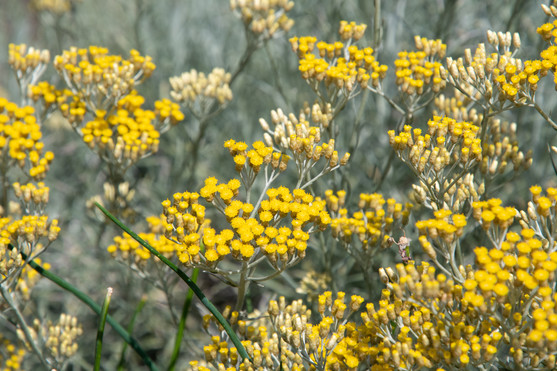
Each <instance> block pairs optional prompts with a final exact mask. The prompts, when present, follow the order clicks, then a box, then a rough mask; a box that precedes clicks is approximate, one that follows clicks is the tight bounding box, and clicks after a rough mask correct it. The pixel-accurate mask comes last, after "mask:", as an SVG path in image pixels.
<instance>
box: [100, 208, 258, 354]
mask: <svg viewBox="0 0 557 371" xmlns="http://www.w3.org/2000/svg"><path fill="white" fill-rule="evenodd" d="M95 205H97V207H98V208H99V209H100V210H101V211H102V212H103V213H104V215H106V216H107V217H108V218H109V219H110V220H112V221H113V222H114V223H115V224H116V225H117V226H118V227H120V228H121V229H122V230H123V231H124V232H126V233H127V234H129V235H130V236H131V237H132V238H133V239H134V240H136V241H137V242H139V243H140V244H141V245H142V246H143V247H145V248H146V249H147V250H149V252H150V253H151V254H153V255H155V256H156V257H157V258H159V259H160V260H161V261H162V262H163V263H164V264H166V265H167V266H168V267H169V268H170V269H172V270H173V271H174V272H176V274H177V275H178V276H179V277H180V278H181V279H182V280H183V281H184V282H185V283H186V284H187V285H188V286H189V287H190V288H191V289H192V291H193V292H194V294H195V295H196V296H197V297H198V298H199V300H201V302H202V303H203V305H204V306H205V307H206V308H207V309H208V310H209V312H211V314H212V315H213V316H215V318H216V319H217V321H218V322H219V323H220V324H221V325H222V327H223V328H224V331H226V333H227V334H228V336H229V337H230V340H232V343H234V345H235V346H236V349H238V353H239V354H240V356H241V357H242V359H249V356H248V353H247V352H246V349H245V348H244V346H243V345H242V342H241V341H240V339H239V338H238V335H236V333H235V332H234V330H233V329H232V327H230V324H229V323H228V321H227V320H226V319H225V318H224V317H223V316H222V314H221V313H220V312H219V310H218V309H217V308H216V307H215V306H214V305H213V303H211V301H210V300H209V299H207V297H206V296H205V294H203V291H201V289H200V288H199V287H198V286H197V285H196V284H195V283H194V282H193V281H192V280H191V278H189V276H188V275H187V274H186V273H184V271H182V270H181V269H180V268H178V267H177V266H176V265H175V264H174V263H172V262H171V261H170V260H168V259H167V258H166V257H165V256H164V255H162V254H161V253H159V252H158V251H157V250H156V249H155V248H154V247H152V246H151V245H149V244H148V243H147V242H146V241H144V240H143V239H142V238H141V237H139V236H138V235H137V234H136V233H134V232H133V231H132V230H131V229H129V228H128V227H126V226H125V225H124V224H123V223H122V222H121V221H120V220H118V219H117V218H116V217H115V216H114V215H112V214H111V213H110V212H109V211H108V210H106V209H105V208H104V207H102V206H101V205H100V204H99V203H98V202H95Z"/></svg>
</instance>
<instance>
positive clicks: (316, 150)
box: [259, 104, 350, 171]
mask: <svg viewBox="0 0 557 371" xmlns="http://www.w3.org/2000/svg"><path fill="white" fill-rule="evenodd" d="M308 111H309V109H308ZM306 117H307V118H306ZM310 117H311V120H312V122H315V123H317V124H318V125H319V126H311V125H310V122H309V121H308V119H309V118H310ZM310 117H308V116H306V113H304V112H301V113H300V115H299V116H298V117H296V116H295V115H294V114H293V113H290V114H289V115H288V116H287V115H286V114H284V112H283V111H282V110H281V109H280V108H279V109H277V110H273V111H271V122H272V124H273V126H274V127H273V129H271V126H270V125H269V124H268V123H267V121H265V119H262V118H261V119H259V123H260V124H261V127H262V128H263V130H265V142H266V143H267V145H269V146H277V147H278V149H279V151H281V152H291V153H292V155H293V157H294V159H295V161H296V165H297V166H298V168H304V167H305V168H308V167H309V166H310V165H309V164H312V165H311V166H313V164H315V163H316V162H318V161H319V160H320V159H321V158H325V160H326V161H327V164H326V165H325V171H327V170H331V169H332V168H335V167H337V166H339V165H340V166H344V165H346V163H347V162H348V160H349V158H350V154H349V153H345V154H344V155H343V156H342V158H339V154H338V152H337V151H336V150H335V140H334V139H332V138H331V139H329V141H328V142H327V143H325V142H323V143H320V142H321V133H322V130H323V129H324V128H326V127H327V126H328V123H329V120H330V119H329V117H330V116H329V113H328V112H323V111H322V110H321V109H320V108H319V106H318V105H317V104H316V105H314V106H313V107H312V109H311V114H310Z"/></svg>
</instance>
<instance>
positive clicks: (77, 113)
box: [33, 89, 87, 130]
mask: <svg viewBox="0 0 557 371" xmlns="http://www.w3.org/2000/svg"><path fill="white" fill-rule="evenodd" d="M37 93H38V94H39V98H41V94H42V98H43V100H44V102H45V107H46V106H47V103H46V99H47V98H52V97H51V96H50V95H49V94H48V93H49V91H48V90H46V89H45V90H42V91H41V92H38V91H37ZM54 94H55V95H56V97H57V98H56V101H57V102H58V107H59V108H60V112H61V113H62V116H64V117H65V118H66V119H67V120H68V122H69V123H70V125H71V126H72V128H74V130H77V128H78V127H79V125H81V124H82V122H83V120H84V118H85V114H86V113H87V105H86V103H85V102H84V101H83V100H81V99H80V98H79V95H75V94H73V93H72V92H71V90H69V89H64V90H62V91H56V92H55V93H54ZM33 99H35V98H34V97H33ZM37 99H38V98H37Z"/></svg>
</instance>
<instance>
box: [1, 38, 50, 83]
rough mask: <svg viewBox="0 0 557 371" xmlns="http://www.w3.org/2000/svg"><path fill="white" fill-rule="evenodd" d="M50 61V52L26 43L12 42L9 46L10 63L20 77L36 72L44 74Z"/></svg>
mask: <svg viewBox="0 0 557 371" xmlns="http://www.w3.org/2000/svg"><path fill="white" fill-rule="evenodd" d="M49 61H50V52H49V51H48V50H46V49H44V50H40V49H35V48H34V47H27V45H25V44H19V45H16V44H10V45H9V46H8V63H9V64H10V67H11V68H12V69H13V70H14V71H15V72H16V74H17V75H18V78H21V77H23V76H26V75H29V74H32V73H36V74H37V75H41V74H42V70H44V69H45V68H46V66H47V65H48V63H49Z"/></svg>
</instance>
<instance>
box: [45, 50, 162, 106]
mask: <svg viewBox="0 0 557 371" xmlns="http://www.w3.org/2000/svg"><path fill="white" fill-rule="evenodd" d="M54 67H55V68H56V70H57V71H58V73H59V74H60V75H61V76H62V77H63V78H64V81H65V82H66V84H67V85H68V87H69V88H70V90H71V91H72V92H73V94H75V95H76V96H77V97H79V99H80V100H83V101H84V102H85V103H86V104H87V106H88V108H89V109H90V110H91V111H92V112H95V111H96V110H107V109H109V108H111V106H112V105H113V104H114V102H116V101H118V100H119V99H120V98H121V97H122V96H125V95H127V94H129V93H130V92H131V91H132V90H133V89H134V87H135V86H136V84H138V83H139V82H141V81H142V80H144V79H145V78H147V77H149V76H150V75H151V73H152V72H153V70H154V69H155V64H154V63H153V62H152V61H151V57H149V56H142V55H141V54H139V52H138V51H137V50H132V51H130V57H129V58H128V59H123V58H122V57H121V56H119V55H110V54H108V50H107V49H106V48H102V47H98V46H90V47H89V48H88V49H78V48H76V47H72V48H70V50H65V51H64V52H63V53H62V55H57V56H56V57H55V59H54Z"/></svg>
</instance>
